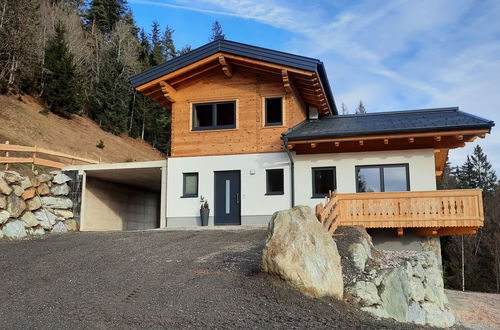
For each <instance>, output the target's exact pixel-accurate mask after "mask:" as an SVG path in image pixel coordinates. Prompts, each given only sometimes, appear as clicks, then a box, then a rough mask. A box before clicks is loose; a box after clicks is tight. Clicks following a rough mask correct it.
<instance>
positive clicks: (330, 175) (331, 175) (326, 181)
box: [312, 167, 337, 198]
mask: <svg viewBox="0 0 500 330" xmlns="http://www.w3.org/2000/svg"><path fill="white" fill-rule="evenodd" d="M312 184H313V187H312V189H313V195H312V197H313V198H323V197H325V196H327V195H328V192H329V191H333V190H335V189H337V178H336V175H335V167H313V169H312Z"/></svg>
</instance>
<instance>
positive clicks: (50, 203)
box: [42, 197, 73, 210]
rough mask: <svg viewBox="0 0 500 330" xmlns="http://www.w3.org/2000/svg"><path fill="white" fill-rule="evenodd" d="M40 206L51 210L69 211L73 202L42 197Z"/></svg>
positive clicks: (60, 198) (61, 198) (59, 198)
mask: <svg viewBox="0 0 500 330" xmlns="http://www.w3.org/2000/svg"><path fill="white" fill-rule="evenodd" d="M42 205H43V206H44V207H48V208H51V209H64V210H65V209H70V208H72V207H73V202H72V201H71V200H70V199H68V198H63V197H42Z"/></svg>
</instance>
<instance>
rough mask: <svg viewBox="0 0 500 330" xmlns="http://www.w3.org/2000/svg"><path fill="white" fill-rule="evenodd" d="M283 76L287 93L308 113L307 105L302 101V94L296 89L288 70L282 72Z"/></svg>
mask: <svg viewBox="0 0 500 330" xmlns="http://www.w3.org/2000/svg"><path fill="white" fill-rule="evenodd" d="M281 76H282V78H283V87H284V88H285V91H286V92H287V93H291V94H292V95H293V97H294V98H295V99H296V100H297V102H298V103H299V104H300V107H301V108H302V109H303V110H304V111H306V104H305V103H304V100H303V99H302V96H301V94H300V93H299V91H298V90H297V88H296V87H295V84H294V82H293V81H292V79H291V78H290V75H289V73H288V70H281Z"/></svg>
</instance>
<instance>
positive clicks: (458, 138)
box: [455, 135, 464, 141]
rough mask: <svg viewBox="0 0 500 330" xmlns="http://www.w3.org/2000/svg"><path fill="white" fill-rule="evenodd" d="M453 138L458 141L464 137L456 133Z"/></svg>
mask: <svg viewBox="0 0 500 330" xmlns="http://www.w3.org/2000/svg"><path fill="white" fill-rule="evenodd" d="M455 138H456V139H457V140H458V141H462V140H463V139H464V136H463V135H457V136H455Z"/></svg>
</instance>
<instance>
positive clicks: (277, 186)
mask: <svg viewBox="0 0 500 330" xmlns="http://www.w3.org/2000/svg"><path fill="white" fill-rule="evenodd" d="M283 181H284V180H283V169H282V168H279V169H273V170H266V187H267V188H266V195H283V194H284V193H285V192H284V189H283Z"/></svg>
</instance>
